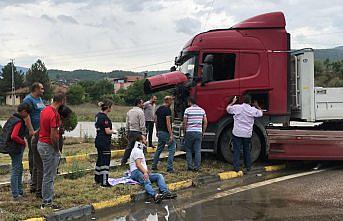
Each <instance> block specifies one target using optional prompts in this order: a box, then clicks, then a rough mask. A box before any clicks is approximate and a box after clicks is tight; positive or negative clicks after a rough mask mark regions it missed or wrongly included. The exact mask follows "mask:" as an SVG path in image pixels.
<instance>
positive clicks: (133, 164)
mask: <svg viewBox="0 0 343 221" xmlns="http://www.w3.org/2000/svg"><path fill="white" fill-rule="evenodd" d="M145 144H146V138H145V136H144V135H140V136H138V137H137V139H136V143H135V145H134V147H133V149H132V152H131V155H130V160H129V162H130V171H131V179H133V180H135V181H137V182H139V184H141V185H142V186H143V187H144V189H145V191H146V192H147V194H148V195H149V196H150V197H152V198H153V200H154V201H155V203H160V202H162V200H163V199H172V198H175V197H176V194H174V193H171V192H170V191H169V189H168V187H167V185H166V183H165V181H164V177H163V175H162V174H159V173H150V172H149V171H148V167H147V164H146V161H145V156H144V152H143V150H144V148H145ZM151 182H156V183H157V186H158V188H159V190H160V193H161V194H160V193H157V192H156V191H155V190H154V189H153V188H152V185H151Z"/></svg>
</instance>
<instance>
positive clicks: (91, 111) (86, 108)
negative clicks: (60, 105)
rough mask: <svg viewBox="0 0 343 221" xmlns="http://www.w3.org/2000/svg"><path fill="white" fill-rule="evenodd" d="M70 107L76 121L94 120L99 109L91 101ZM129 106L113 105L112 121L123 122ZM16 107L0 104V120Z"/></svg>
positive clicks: (7, 116) (9, 114)
mask: <svg viewBox="0 0 343 221" xmlns="http://www.w3.org/2000/svg"><path fill="white" fill-rule="evenodd" d="M70 108H71V109H72V110H73V111H75V113H76V115H77V118H78V121H94V119H95V115H96V114H97V113H98V112H99V111H100V108H99V107H98V106H97V105H95V104H91V103H86V104H81V105H70ZM130 108H131V107H129V106H118V105H113V106H112V111H111V112H110V113H109V116H110V118H111V120H112V121H113V122H125V118H126V113H127V111H128V110H129V109H130ZM16 109H17V107H16V106H15V107H12V106H7V105H3V106H0V120H7V119H8V118H9V116H11V114H12V113H13V112H15V111H16Z"/></svg>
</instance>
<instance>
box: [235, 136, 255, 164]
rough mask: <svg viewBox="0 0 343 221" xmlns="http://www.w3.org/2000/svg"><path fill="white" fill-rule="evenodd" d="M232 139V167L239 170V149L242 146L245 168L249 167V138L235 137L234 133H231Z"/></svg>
mask: <svg viewBox="0 0 343 221" xmlns="http://www.w3.org/2000/svg"><path fill="white" fill-rule="evenodd" d="M232 140H233V167H234V168H235V170H239V168H240V163H239V161H240V157H241V149H242V148H243V156H244V164H245V167H246V168H247V169H251V164H252V163H251V154H250V147H251V138H244V137H236V136H235V135H232Z"/></svg>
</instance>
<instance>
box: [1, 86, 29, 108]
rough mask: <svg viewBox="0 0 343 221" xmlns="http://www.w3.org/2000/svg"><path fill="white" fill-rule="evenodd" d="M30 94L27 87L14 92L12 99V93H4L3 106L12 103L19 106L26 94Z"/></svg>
mask: <svg viewBox="0 0 343 221" xmlns="http://www.w3.org/2000/svg"><path fill="white" fill-rule="evenodd" d="M29 93H30V89H29V87H23V88H19V89H17V90H15V95H14V97H13V96H12V91H9V92H6V93H5V96H6V99H5V104H6V105H12V104H13V101H14V105H19V104H20V103H21V102H23V99H24V98H25V96H26V95H27V94H29Z"/></svg>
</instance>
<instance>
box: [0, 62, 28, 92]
mask: <svg viewBox="0 0 343 221" xmlns="http://www.w3.org/2000/svg"><path fill="white" fill-rule="evenodd" d="M13 73H14V83H15V88H16V89H18V88H20V87H23V86H24V78H23V73H21V72H18V71H17V69H16V67H15V66H13ZM1 76H2V78H0V92H1V93H5V92H8V91H11V89H12V63H8V64H7V65H5V66H4V67H3V68H2V75H1Z"/></svg>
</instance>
